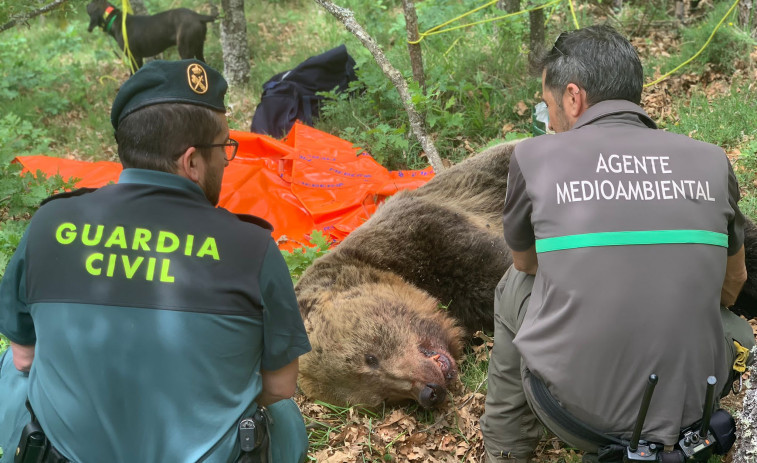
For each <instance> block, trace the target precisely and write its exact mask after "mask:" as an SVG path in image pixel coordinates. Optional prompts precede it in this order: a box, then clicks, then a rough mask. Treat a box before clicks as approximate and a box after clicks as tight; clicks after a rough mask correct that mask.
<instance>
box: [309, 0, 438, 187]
mask: <svg viewBox="0 0 757 463" xmlns="http://www.w3.org/2000/svg"><path fill="white" fill-rule="evenodd" d="M315 2H316V3H318V4H319V5H321V6H322V7H323V8H324V9H325V10H326V11H328V12H329V13H331V14H332V15H333V16H334V17H335V18H336V19H338V20H339V21H341V22H342V24H344V27H346V28H347V30H348V31H350V32H352V34H353V35H354V36H355V37H357V38H358V40H360V41H361V42H362V43H363V45H364V46H365V48H367V49H368V51H370V52H371V54H372V55H373V59H375V60H376V63H377V64H378V65H379V67H380V68H381V70H382V71H383V72H384V75H386V77H388V78H389V80H390V81H391V82H392V84H394V86H395V87H396V88H397V91H398V92H399V94H400V99H402V105H403V106H404V107H405V111H406V112H407V116H408V119H410V129H411V130H412V131H413V134H414V135H415V137H416V138H417V139H418V142H420V144H421V147H422V148H423V151H424V152H425V153H426V157H427V158H428V160H429V163H430V164H431V166H432V167H433V168H434V172H437V173H439V172H441V171H443V170H444V164H442V160H441V158H440V157H439V152H438V151H436V147H435V146H434V143H433V142H432V140H431V137H430V136H429V135H428V134H427V133H426V129H425V127H424V123H423V118H422V117H421V116H420V114H418V111H417V110H416V109H415V106H414V105H413V102H412V97H411V95H410V89H409V87H408V85H407V82H406V81H405V79H404V78H403V77H402V74H401V73H400V72H399V71H398V70H397V69H396V68H395V67H394V66H392V64H391V63H390V62H389V60H388V59H386V56H385V55H384V52H383V51H381V47H380V46H379V45H378V43H376V41H375V40H374V39H373V38H372V37H371V36H370V35H368V33H367V32H366V31H365V29H363V27H362V26H361V25H360V24H358V22H357V21H356V20H355V14H354V13H353V12H352V11H350V10H348V9H347V8H342V7H340V6H337V5H335V4H333V3H332V2H330V1H329V0H315Z"/></svg>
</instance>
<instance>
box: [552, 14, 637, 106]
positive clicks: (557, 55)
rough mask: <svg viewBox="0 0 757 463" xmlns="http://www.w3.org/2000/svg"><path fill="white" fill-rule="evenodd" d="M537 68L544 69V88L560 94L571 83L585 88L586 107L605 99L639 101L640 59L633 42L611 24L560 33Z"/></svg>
mask: <svg viewBox="0 0 757 463" xmlns="http://www.w3.org/2000/svg"><path fill="white" fill-rule="evenodd" d="M537 68H538V69H539V70H546V71H547V72H546V76H545V78H544V86H545V87H546V88H548V89H550V90H551V91H553V92H556V94H561V93H562V92H563V91H564V90H565V87H567V85H568V84H569V83H571V82H572V83H574V84H576V85H578V86H579V87H581V88H582V89H584V90H585V91H586V98H587V102H588V104H589V106H591V105H594V104H596V103H599V102H600V101H605V100H628V101H630V102H632V103H636V104H639V103H640V102H641V90H642V85H643V81H644V71H643V69H642V67H641V60H639V55H638V54H637V53H636V50H635V49H634V47H633V45H631V43H630V42H629V41H628V40H627V39H626V38H625V37H623V36H622V35H620V34H619V33H618V31H616V30H615V29H614V28H612V27H611V26H607V25H601V26H590V27H586V28H583V29H578V30H575V31H571V32H563V33H562V34H560V36H559V37H558V38H557V40H556V41H555V44H554V46H553V47H552V49H551V50H549V51H548V52H547V53H546V54H545V55H544V56H543V57H542V59H541V60H540V62H539V63H538V66H537ZM558 101H562V99H560V98H558Z"/></svg>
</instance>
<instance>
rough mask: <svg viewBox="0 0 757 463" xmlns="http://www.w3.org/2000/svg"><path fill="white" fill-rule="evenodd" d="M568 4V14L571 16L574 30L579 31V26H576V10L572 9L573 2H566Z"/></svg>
mask: <svg viewBox="0 0 757 463" xmlns="http://www.w3.org/2000/svg"><path fill="white" fill-rule="evenodd" d="M568 4H569V5H570V14H571V16H573V25H574V26H576V29H580V28H581V26H579V25H578V18H576V9H575V8H574V7H573V0H568Z"/></svg>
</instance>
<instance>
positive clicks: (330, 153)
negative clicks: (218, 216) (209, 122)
mask: <svg viewBox="0 0 757 463" xmlns="http://www.w3.org/2000/svg"><path fill="white" fill-rule="evenodd" d="M230 137H231V138H233V139H235V140H237V141H238V142H239V151H238V152H237V156H236V158H235V159H234V160H233V161H231V162H230V163H229V166H228V167H227V168H226V171H225V173H224V177H223V185H222V188H221V198H220V202H219V206H222V207H225V208H226V209H229V210H230V211H232V212H235V213H240V214H252V215H256V216H258V217H262V218H264V219H266V220H268V221H269V222H270V223H271V224H272V225H273V227H274V232H273V236H274V238H275V239H276V240H277V241H278V243H279V247H280V248H281V249H288V250H291V249H294V248H298V247H300V246H302V245H303V244H304V245H307V244H308V242H307V237H308V236H309V235H310V233H311V232H312V231H313V230H322V231H324V233H327V234H328V235H329V236H330V237H331V239H332V240H333V241H334V242H335V243H336V242H339V241H341V240H342V239H343V238H344V237H345V236H347V235H348V234H349V233H350V232H351V231H352V230H354V229H355V228H356V227H358V226H359V225H360V224H362V223H363V222H364V221H365V220H366V219H367V218H368V217H370V216H371V214H373V213H374V212H375V211H376V207H377V206H378V205H379V204H380V203H381V202H382V201H383V200H384V199H385V198H386V197H388V196H391V195H393V194H394V193H396V192H398V191H400V190H403V189H413V188H417V187H419V186H421V185H423V184H424V183H426V182H427V181H428V180H430V179H431V178H432V177H433V175H434V172H433V170H432V169H431V168H430V167H428V168H426V169H423V170H403V171H389V170H387V169H386V168H384V167H383V166H381V165H380V164H379V163H377V162H376V161H375V160H374V159H373V158H372V157H371V156H370V155H368V154H365V153H361V151H360V149H359V148H355V147H353V145H352V143H350V142H348V141H346V140H342V139H341V138H338V137H335V136H333V135H329V134H327V133H325V132H321V131H319V130H316V129H314V128H312V127H309V126H307V125H304V124H300V123H297V124H295V125H294V127H293V128H292V131H291V132H290V133H289V135H288V136H287V137H286V138H285V139H284V140H283V141H279V140H276V139H273V138H271V137H268V136H266V135H259V134H255V133H250V132H241V131H235V130H232V131H231V135H230ZM16 160H17V161H18V162H20V163H21V164H22V165H23V166H24V168H25V170H27V171H32V172H36V171H37V170H41V171H42V172H43V173H44V174H45V175H48V176H50V175H55V174H57V173H60V174H61V175H62V176H63V177H64V178H71V177H73V178H77V179H80V180H79V181H78V182H77V183H76V186H77V187H100V186H103V185H106V184H107V183H109V182H117V181H118V175H119V174H120V172H121V164H119V163H116V162H84V161H75V160H69V159H60V158H54V157H49V156H23V157H18V158H16Z"/></svg>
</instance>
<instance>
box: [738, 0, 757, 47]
mask: <svg viewBox="0 0 757 463" xmlns="http://www.w3.org/2000/svg"><path fill="white" fill-rule="evenodd" d="M739 26H741V28H742V29H743V30H745V31H747V32H748V33H749V35H750V36H751V37H752V38H753V39H757V15H755V7H754V1H753V0H741V1H740V2H739Z"/></svg>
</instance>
